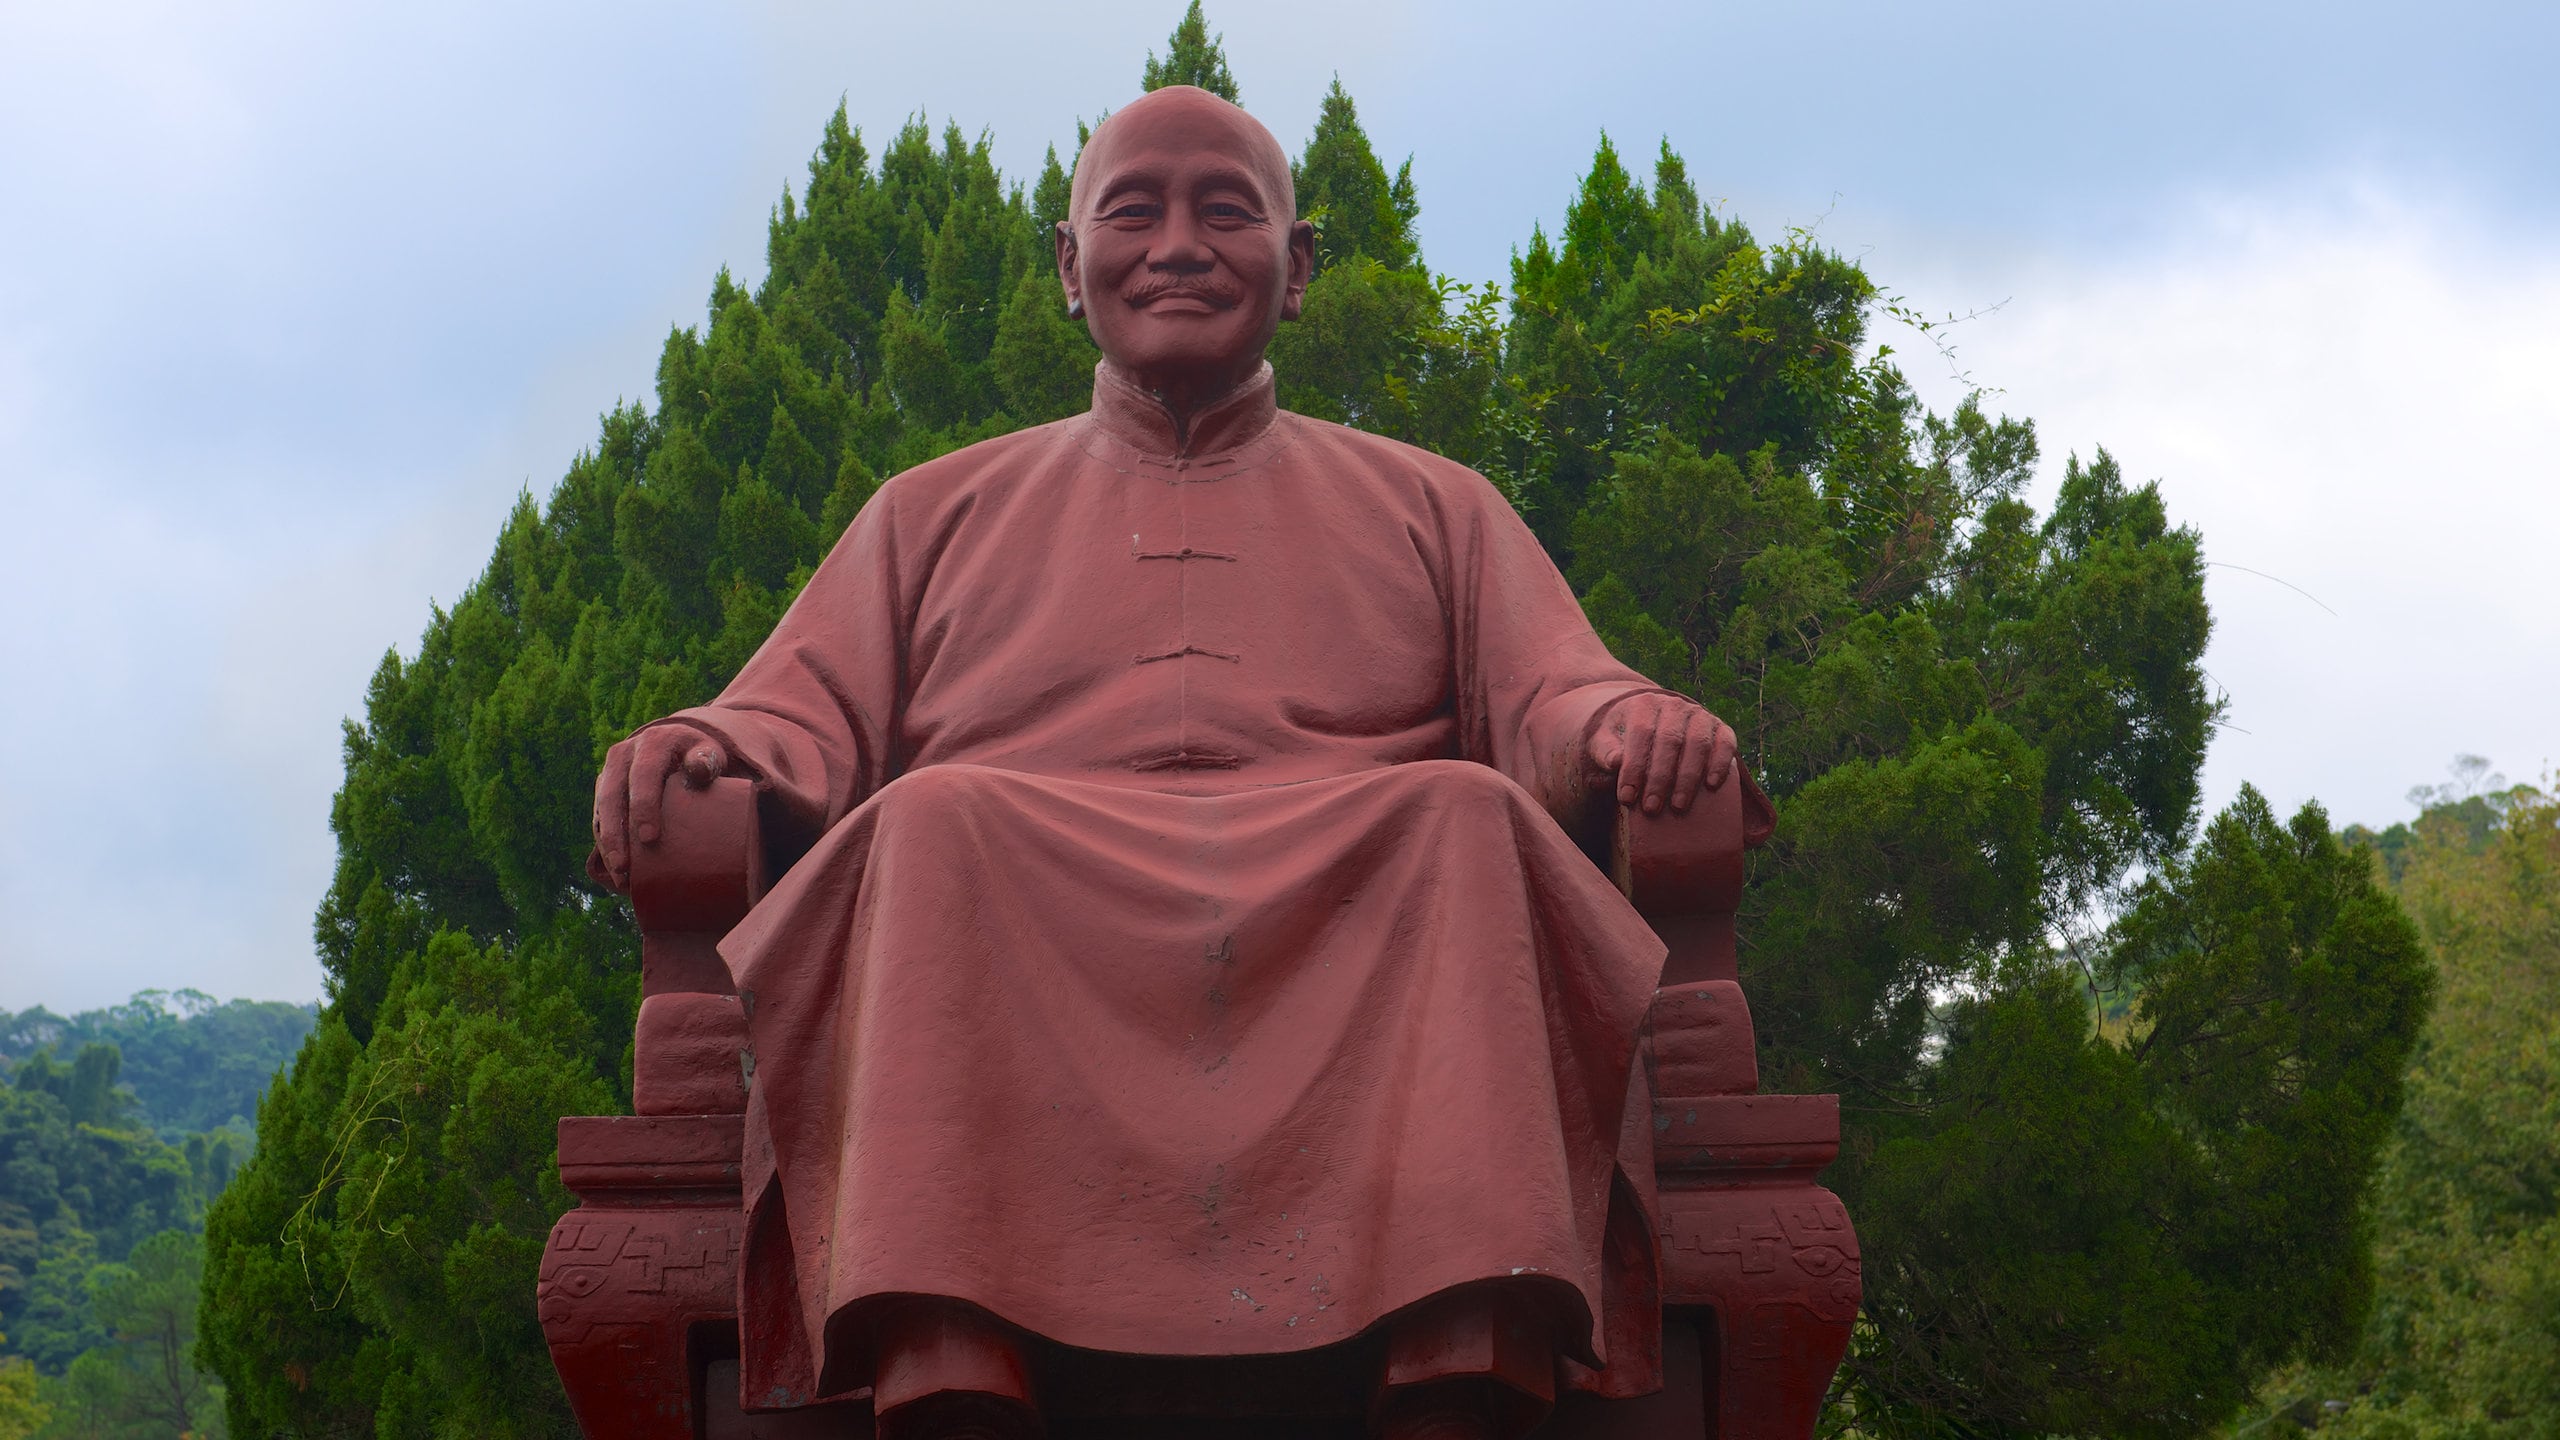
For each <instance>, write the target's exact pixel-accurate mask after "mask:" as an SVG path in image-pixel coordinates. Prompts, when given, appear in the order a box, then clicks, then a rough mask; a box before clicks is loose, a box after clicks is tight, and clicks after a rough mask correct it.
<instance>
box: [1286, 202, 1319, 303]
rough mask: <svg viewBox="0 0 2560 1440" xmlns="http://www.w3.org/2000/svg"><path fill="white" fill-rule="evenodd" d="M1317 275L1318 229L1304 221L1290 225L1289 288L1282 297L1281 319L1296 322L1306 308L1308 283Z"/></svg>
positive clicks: (1295, 221) (1293, 222) (1294, 221)
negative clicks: (1299, 313)
mask: <svg viewBox="0 0 2560 1440" xmlns="http://www.w3.org/2000/svg"><path fill="white" fill-rule="evenodd" d="M1315 273H1316V227H1315V226H1313V225H1310V224H1308V223H1307V222H1306V221H1304V220H1293V221H1291V222H1290V223H1289V288H1288V289H1287V290H1286V291H1284V292H1282V293H1281V296H1280V318H1281V319H1283V320H1295V319H1297V318H1298V312H1299V311H1300V310H1303V309H1305V308H1306V301H1307V282H1308V281H1309V280H1311V279H1313V278H1314V277H1315Z"/></svg>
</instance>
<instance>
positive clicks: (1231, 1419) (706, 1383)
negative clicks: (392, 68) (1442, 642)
mask: <svg viewBox="0 0 2560 1440" xmlns="http://www.w3.org/2000/svg"><path fill="white" fill-rule="evenodd" d="M1595 811H1596V812H1597V813H1596V814H1595V816H1594V822H1595V823H1594V824H1592V825H1591V826H1589V827H1586V828H1587V831H1588V833H1589V834H1591V835H1593V836H1595V837H1605V843H1606V847H1607V848H1606V849H1605V850H1603V849H1601V848H1600V847H1599V845H1597V844H1595V845H1594V846H1593V849H1594V852H1595V853H1594V857H1593V858H1594V860H1595V861H1596V862H1605V864H1606V867H1607V868H1608V869H1610V871H1611V872H1612V874H1613V877H1614V878H1615V880H1616V881H1617V883H1618V886H1619V888H1620V889H1621V890H1622V891H1624V892H1625V894H1626V895H1627V897H1628V899H1629V900H1630V901H1632V902H1633V903H1634V905H1635V907H1636V909H1637V910H1638V911H1639V912H1640V913H1641V914H1643V915H1644V917H1645V918H1646V920H1647V921H1649V922H1650V923H1651V924H1652V926H1653V928H1654V930H1655V931H1656V933H1658V934H1659V935H1660V936H1661V937H1662V939H1663V941H1664V943H1665V945H1666V946H1667V947H1668V948H1669V951H1670V959H1669V962H1668V964H1667V965H1666V966H1665V968H1664V973H1663V984H1662V987H1661V989H1660V990H1659V991H1657V992H1656V994H1655V997H1654V1002H1653V1008H1652V1012H1651V1015H1650V1017H1649V1020H1648V1023H1647V1034H1646V1036H1645V1040H1644V1045H1643V1049H1642V1062H1643V1064H1644V1065H1645V1067H1646V1069H1647V1071H1648V1073H1649V1077H1650V1079H1651V1081H1652V1084H1651V1091H1652V1094H1653V1096H1654V1101H1653V1140H1654V1165H1655V1174H1656V1176H1657V1180H1658V1183H1659V1188H1660V1212H1659V1216H1658V1220H1659V1223H1660V1227H1661V1256H1662V1272H1663V1273H1662V1277H1661V1278H1662V1290H1661V1298H1662V1305H1663V1345H1664V1355H1663V1372H1664V1377H1665V1381H1666V1384H1665V1388H1664V1389H1663V1390H1662V1391H1661V1392H1660V1393H1659V1394H1656V1395H1652V1396H1647V1397H1644V1398H1642V1399H1637V1400H1624V1401H1601V1400H1594V1399H1590V1398H1588V1397H1581V1396H1568V1397H1566V1398H1564V1399H1563V1400H1562V1401H1561V1402H1560V1403H1559V1405H1558V1407H1557V1408H1556V1410H1555V1412H1554V1413H1553V1414H1551V1415H1550V1416H1549V1417H1548V1418H1547V1419H1546V1420H1545V1421H1544V1422H1543V1423H1542V1424H1541V1425H1540V1427H1539V1429H1538V1431H1537V1432H1536V1434H1537V1436H1539V1437H1541V1440H1543V1437H1555V1440H1673V1437H1677V1440H1709V1437H1712V1440H1761V1437H1770V1440H1776V1437H1791V1440H1793V1437H1806V1436H1810V1435H1811V1434H1812V1433H1813V1426H1814V1421H1815V1418H1816V1415H1817V1413H1818V1411H1819V1410H1820V1407H1821V1403H1822V1398H1823V1395H1824V1393H1825V1392H1826V1390H1827V1389H1828V1388H1829V1386H1830V1383H1831V1378H1832V1374H1833V1372H1834V1371H1835V1370H1836V1369H1837V1368H1838V1366H1839V1364H1840V1360H1841V1357H1842V1355H1843V1354H1844V1353H1845V1352H1846V1350H1847V1347H1848V1342H1849V1330H1850V1325H1851V1322H1852V1321H1853V1320H1854V1319H1855V1317H1856V1315H1857V1311H1858V1301H1859V1293H1860V1292H1859V1265H1858V1241H1857V1234H1856V1232H1855V1231H1854V1230H1853V1229H1852V1228H1851V1227H1850V1224H1849V1219H1848V1216H1847V1214H1846V1213H1845V1212H1844V1211H1843V1209H1842V1208H1841V1205H1840V1202H1839V1200H1838V1199H1836V1198H1835V1197H1834V1196H1833V1195H1832V1194H1831V1192H1830V1191H1828V1190H1825V1189H1823V1188H1822V1187H1821V1186H1820V1185H1818V1184H1816V1183H1815V1177H1816V1175H1817V1174H1819V1173H1820V1172H1821V1170H1822V1169H1823V1168H1824V1167H1825V1166H1827V1165H1828V1164H1830V1163H1831V1161H1832V1160H1833V1159H1834V1158H1835V1157H1836V1156H1837V1155H1838V1153H1839V1144H1840V1108H1839V1098H1838V1097H1837V1096H1832V1095H1763V1094H1760V1093H1759V1071H1758V1064H1757V1060H1756V1051H1755V1046H1754V1042H1753V1036H1752V1030H1751V1012H1750V1009H1749V1007H1748V1006H1747V1005H1746V1004H1745V1003H1744V1000H1743V995H1742V988H1741V986H1740V985H1739V984H1738V983H1737V979H1736V973H1735V952H1734V911H1735V907H1736V906H1737V905H1738V904H1739V903H1740V900H1741V895H1742V882H1743V851H1744V850H1745V848H1746V847H1748V846H1751V845H1756V844H1759V843H1760V842H1761V841H1763V840H1765V839H1766V838H1767V836H1768V833H1769V828H1770V824H1771V817H1770V814H1769V811H1768V808H1767V801H1765V800H1764V799H1761V798H1760V796H1759V794H1758V792H1757V791H1756V790H1753V789H1751V788H1750V787H1749V786H1747V785H1745V784H1728V785H1726V786H1724V787H1722V788H1721V789H1720V790H1715V791H1708V792H1705V793H1703V794H1701V795H1700V796H1699V799H1698V802H1697V804H1696V805H1695V806H1694V807H1693V808H1692V809H1691V810H1690V812H1689V813H1688V814H1687V815H1685V816H1678V817H1673V816H1669V815H1662V816H1647V815H1644V814H1642V813H1641V812H1639V811H1636V810H1633V809H1624V808H1620V807H1618V806H1616V805H1614V804H1613V803H1610V802H1609V801H1608V800H1607V799H1606V798H1605V797H1604V798H1603V799H1602V800H1601V801H1600V802H1599V803H1598V804H1596V805H1595ZM664 831H665V838H664V839H663V840H662V841H661V842H660V843H658V844H656V845H654V846H647V847H643V848H642V849H641V850H640V851H639V852H638V854H637V855H636V856H635V858H634V861H633V867H632V903H633V906H634V908H635V909H636V911H637V913H638V917H639V921H640V931H641V943H642V961H641V964H642V985H643V994H644V997H645V998H644V999H643V1000H642V1002H641V1007H640V1021H639V1030H638V1035H637V1036H636V1037H635V1052H634V1057H633V1065H632V1072H633V1073H632V1099H633V1107H634V1108H635V1109H636V1110H637V1111H638V1112H639V1113H638V1114H636V1115H612V1116H574V1117H569V1118H564V1119H563V1120H561V1122H560V1177H561V1179H562V1180H563V1181H564V1182H565V1183H566V1184H567V1185H568V1187H569V1189H570V1190H572V1191H573V1192H575V1193H576V1194H577V1196H578V1198H579V1205H578V1208H576V1209H574V1210H572V1211H570V1212H569V1213H568V1214H566V1215H564V1216H562V1217H561V1218H560V1222H559V1223H558V1224H557V1225H556V1226H554V1227H553V1229H552V1232H551V1240H550V1244H549V1246H548V1247H547V1248H546V1249H545V1251H544V1253H543V1257H542V1268H541V1278H540V1283H539V1298H540V1313H541V1319H542V1327H543V1333H544V1336H545V1338H546V1339H547V1340H548V1341H549V1344H550V1348H551V1357H552V1361H553V1363H554V1364H555V1365H556V1366H557V1367H558V1369H559V1372H560V1378H561V1381H562V1383H563V1384H564V1385H565V1386H566V1387H567V1390H568V1395H569V1403H570V1407H571V1409H572V1411H573V1412H574V1413H575V1414H576V1416H577V1419H578V1423H579V1425H580V1426H581V1427H582V1428H583V1429H584V1430H585V1432H586V1434H587V1435H588V1436H590V1437H592V1440H751V1437H752V1440H798V1437H811V1440H815V1437H818V1436H830V1437H836V1436H848V1435H851V1436H868V1435H869V1434H870V1406H869V1402H868V1399H867V1396H866V1394H865V1393H857V1394H854V1395H849V1396H839V1397H829V1398H828V1399H827V1400H825V1401H823V1402H820V1403H817V1404H810V1405H802V1406H798V1407H796V1408H781V1409H763V1408H751V1406H752V1402H753V1399H754V1397H741V1395H740V1394H739V1384H738V1369H737V1356H738V1353H739V1334H738V1314H739V1308H738V1294H737V1289H738V1280H737V1274H738V1272H737V1258H738V1253H739V1245H740V1241H741V1239H742V1238H743V1236H742V1229H743V1221H744V1216H743V1209H742V1201H741V1197H740V1193H739V1146H740V1138H741V1130H742V1120H743V1117H742V1112H743V1110H744V1108H745V1104H746V1088H747V1086H748V1085H749V1084H750V1083H752V1077H751V1076H750V1075H748V1074H746V1073H744V1070H743V1062H742V1055H743V1045H744V1041H745V1034H746V1027H745V1023H744V1019H743V1017H742V1015H741V1012H740V1009H739V1004H738V1000H737V997H736V995H735V993H734V990H733V988H732V986H731V984H730V979H729V973H728V969H727V967H726V966H725V965H724V964H723V963H722V962H721V959H720V956H719V953H718V951H717V949H716V948H715V947H716V946H717V945H718V943H719V941H720V938H721V936H722V935H724V934H726V933H727V931H728V929H729V927H730V926H732V925H734V924H736V923H737V921H738V920H739V918H740V917H742V916H744V915H745V914H746V912H747V909H748V908H749V907H750V906H752V905H753V904H754V903H755V902H756V900H757V898H758V897H759V896H760V895H761V894H762V893H763V890H764V886H765V882H766V879H767V877H766V875H765V873H764V857H763V851H762V846H761V841H760V838H759V830H758V825H757V819H756V803H755V795H754V790H753V787H752V786H751V785H750V784H749V783H748V782H746V781H744V780H736V779H726V780H719V781H715V782H713V783H712V784H711V785H710V786H709V787H708V788H706V789H702V790H694V789H691V788H688V787H687V786H686V785H684V784H683V783H682V781H681V780H680V779H678V780H675V781H671V782H670V784H669V786H668V790H667V809H666V815H665V826H664ZM1033 1359H1034V1369H1035V1379H1036V1384H1037V1388H1038V1391H1039V1393H1040V1395H1041V1398H1042V1406H1043V1410H1044V1413H1045V1414H1046V1416H1047V1417H1048V1421H1049V1426H1050V1431H1051V1434H1052V1436H1053V1437H1056V1440H1083V1437H1086V1436H1092V1437H1096V1440H1099V1437H1100V1436H1102V1435H1104V1434H1106V1433H1108V1434H1112V1435H1137V1436H1141V1437H1144V1436H1150V1435H1156V1434H1165V1435H1170V1434H1172V1433H1175V1432H1186V1433H1201V1432H1216V1433H1222V1434H1236V1435H1253V1436H1257V1437H1258V1436H1270V1437H1273V1440H1277V1437H1279V1436H1282V1435H1289V1436H1310V1437H1316V1436H1321V1437H1324V1440H1357V1437H1360V1436H1362V1435H1363V1434H1364V1433H1365V1432H1364V1426H1363V1421H1362V1406H1363V1404H1364V1403H1365V1400H1366V1398H1367V1394H1368V1384H1369V1380H1370V1379H1371V1378H1372V1377H1374V1375H1375V1373H1376V1367H1377V1360H1376V1358H1375V1357H1374V1356H1369V1355H1367V1354H1365V1353H1364V1351H1363V1345H1362V1342H1360V1341H1357V1340H1355V1341H1351V1342H1346V1343H1345V1344H1343V1345H1336V1346H1332V1347H1328V1348H1327V1349H1325V1350H1320V1351H1314V1352H1309V1353H1307V1354H1303V1355H1296V1356H1279V1357H1238V1358H1235V1359H1216V1360H1161V1359H1132V1358H1130V1357H1125V1356H1110V1355H1099V1354H1094V1353H1091V1352H1083V1351H1071V1350H1067V1349H1065V1348H1064V1347H1057V1346H1049V1347H1047V1348H1045V1349H1037V1350H1035V1353H1034V1357H1033ZM742 1401H743V1402H744V1403H742Z"/></svg>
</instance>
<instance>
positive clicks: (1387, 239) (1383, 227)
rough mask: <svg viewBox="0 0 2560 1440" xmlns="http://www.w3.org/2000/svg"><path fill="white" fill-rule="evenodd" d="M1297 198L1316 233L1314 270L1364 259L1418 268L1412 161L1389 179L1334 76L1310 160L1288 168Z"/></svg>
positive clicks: (1303, 159) (1319, 113)
mask: <svg viewBox="0 0 2560 1440" xmlns="http://www.w3.org/2000/svg"><path fill="white" fill-rule="evenodd" d="M1290 169H1291V172H1292V174H1293V176H1294V179H1295V182H1296V188H1297V192H1298V218H1299V219H1301V220H1306V221H1309V222H1311V223H1313V224H1314V225H1315V227H1316V237H1317V238H1316V263H1317V266H1318V268H1319V270H1321V269H1322V268H1323V267H1326V266H1330V265H1333V264H1336V263H1338V262H1340V261H1343V260H1347V259H1350V258H1352V257H1354V256H1365V257H1367V258H1368V259H1371V260H1375V261H1377V262H1378V263H1379V264H1381V265H1384V266H1386V267H1387V268H1388V269H1390V270H1403V269H1407V268H1409V267H1413V266H1416V265H1419V264H1420V263H1421V259H1422V251H1421V246H1420V244H1419V243H1418V242H1417V241H1416V239H1415V237H1414V232H1413V225H1414V220H1415V219H1416V217H1418V216H1419V215H1420V214H1421V213H1422V207H1421V204H1420V202H1418V201H1417V200H1416V199H1415V198H1414V192H1413V160H1412V158H1411V157H1410V156H1408V157H1407V158H1406V159H1405V162H1404V164H1403V165H1402V166H1400V167H1398V169H1397V170H1396V175H1395V178H1394V179H1393V180H1389V179H1388V178H1387V168H1386V166H1384V165H1382V164H1380V163H1378V155H1377V152H1376V151H1375V150H1373V149H1371V148H1370V146H1369V134H1368V132H1367V131H1365V130H1363V129H1361V128H1360V112H1359V109H1358V107H1356V106H1354V105H1353V104H1352V103H1351V96H1350V95H1349V93H1347V92H1346V91H1344V90H1343V88H1342V77H1341V76H1339V75H1336V76H1335V77H1333V85H1332V88H1331V89H1329V90H1327V91H1326V92H1325V97H1324V105H1323V108H1322V109H1320V110H1318V111H1317V112H1316V130H1315V134H1314V135H1313V136H1312V137H1311V138H1309V139H1308V141H1307V148H1306V153H1305V154H1304V155H1302V156H1300V157H1299V159H1298V161H1297V163H1296V164H1295V165H1293V166H1291V167H1290Z"/></svg>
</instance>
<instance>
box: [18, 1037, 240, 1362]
mask: <svg viewBox="0 0 2560 1440" xmlns="http://www.w3.org/2000/svg"><path fill="white" fill-rule="evenodd" d="M117 1070H118V1056H117V1052H116V1048H115V1047H114V1046H113V1045H100V1044H91V1045H87V1046H83V1047H82V1049H81V1051H80V1053H79V1054H78V1055H77V1056H76V1057H74V1059H73V1060H72V1063H70V1064H68V1065H64V1064H59V1063H57V1062H56V1061H55V1060H54V1059H53V1056H52V1054H51V1053H50V1052H49V1051H45V1050H38V1051H36V1052H35V1053H34V1054H32V1055H30V1056H28V1057H27V1058H26V1059H24V1060H22V1061H20V1062H19V1063H18V1064H17V1066H16V1067H15V1068H14V1070H12V1072H11V1073H10V1076H9V1083H8V1084H7V1085H6V1086H5V1087H0V1330H6V1331H7V1332H8V1333H9V1334H10V1335H11V1337H12V1340H11V1346H12V1348H13V1349H14V1350H15V1351H16V1352H17V1353H19V1354H22V1355H25V1356H27V1357H29V1358H30V1359H32V1360H34V1361H35V1363H36V1364H37V1366H38V1368H40V1369H42V1370H44V1371H46V1372H47V1373H59V1372H60V1370H61V1369H62V1367H63V1366H65V1365H68V1364H69V1363H70V1362H71V1360H72V1359H73V1357H75V1356H77V1355H78V1354H79V1353H80V1352H81V1351H83V1350H86V1349H88V1348H89V1347H90V1346H92V1345H95V1344H98V1343H100V1342H101V1341H102V1340H103V1339H104V1338H105V1331H104V1330H103V1329H101V1328H100V1325H99V1322H98V1321H97V1319H96V1318H95V1316H94V1315H93V1314H92V1313H91V1310H90V1296H89V1273H90V1271H91V1269H92V1268H93V1267H95V1266H96V1265H97V1264H98V1263H99V1262H100V1261H101V1260H105V1261H121V1260H123V1259H124V1258H125V1257H126V1255H127V1254H128V1253H130V1252H131V1251H132V1249H133V1247H134V1246H135V1245H136V1244H138V1243H140V1242H141V1241H142V1240H143V1239H144V1238H145V1237H147V1236H150V1235H152V1234H155V1233H157V1232H160V1231H163V1230H169V1229H175V1228H185V1227H188V1226H191V1225H193V1224H194V1223H195V1220H196V1217H197V1216H198V1215H199V1214H201V1213H202V1207H203V1204H204V1201H205V1199H206V1197H208V1196H209V1195H210V1194H211V1186H212V1182H213V1177H212V1175H211V1173H210V1171H211V1170H212V1168H213V1163H214V1157H215V1156H217V1155H220V1156H222V1157H224V1159H223V1161H222V1163H223V1164H225V1165H229V1164H232V1163H235V1162H236V1156H237V1153H238V1152H237V1149H236V1146H237V1144H238V1141H237V1140H236V1139H234V1138H233V1137H230V1136H227V1135H219V1134H217V1135H216V1136H197V1137H195V1144H194V1147H193V1148H194V1149H195V1151H196V1152H197V1153H201V1154H203V1155H205V1156H206V1161H205V1163H204V1165H203V1167H202V1169H201V1170H200V1169H199V1167H198V1166H196V1165H193V1164H191V1163H190V1158H189V1151H187V1150H181V1149H179V1148H176V1147H172V1146H170V1145H167V1144H164V1143H163V1142H162V1141H160V1140H159V1139H158V1138H157V1137H155V1136H153V1135H152V1134H151V1133H150V1132H149V1131H147V1130H143V1129H141V1128H139V1127H138V1126H137V1125H136V1124H135V1123H134V1122H133V1121H132V1120H131V1118H130V1112H131V1110H132V1107H133V1099H132V1096H131V1095H130V1094H129V1093H128V1092H125V1091H123V1090H121V1089H119V1088H118V1087H117V1085H116V1083H115V1081H116V1075H117Z"/></svg>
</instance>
